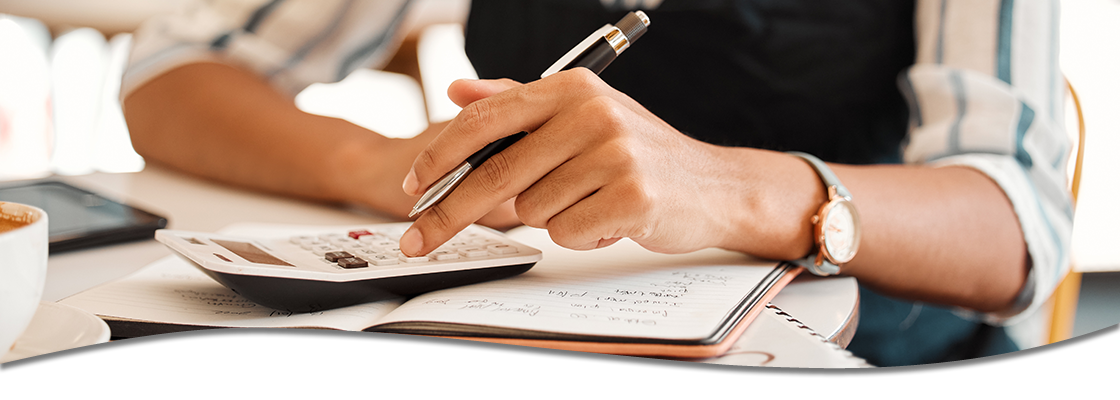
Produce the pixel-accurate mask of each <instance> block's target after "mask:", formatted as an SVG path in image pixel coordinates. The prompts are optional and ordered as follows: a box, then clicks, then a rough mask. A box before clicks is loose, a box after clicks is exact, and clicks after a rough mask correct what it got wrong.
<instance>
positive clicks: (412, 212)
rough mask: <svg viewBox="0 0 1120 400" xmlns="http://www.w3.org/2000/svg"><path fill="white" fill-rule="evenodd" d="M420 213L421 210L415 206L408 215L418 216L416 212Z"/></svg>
mask: <svg viewBox="0 0 1120 400" xmlns="http://www.w3.org/2000/svg"><path fill="white" fill-rule="evenodd" d="M419 213H420V212H419V211H417V210H416V209H415V208H413V209H412V211H411V212H409V213H408V217H409V218H412V217H414V216H416V214H419Z"/></svg>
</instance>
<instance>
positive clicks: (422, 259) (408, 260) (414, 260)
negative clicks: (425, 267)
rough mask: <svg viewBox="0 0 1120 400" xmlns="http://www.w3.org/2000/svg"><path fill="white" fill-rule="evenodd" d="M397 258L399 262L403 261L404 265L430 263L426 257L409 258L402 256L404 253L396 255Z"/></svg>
mask: <svg viewBox="0 0 1120 400" xmlns="http://www.w3.org/2000/svg"><path fill="white" fill-rule="evenodd" d="M397 258H399V259H400V260H401V261H404V262H406V263H422V262H428V261H430V260H429V259H428V256H419V257H409V256H406V255H404V253H401V254H400V255H398V256H397Z"/></svg>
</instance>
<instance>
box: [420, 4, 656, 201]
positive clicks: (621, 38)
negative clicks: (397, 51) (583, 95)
mask: <svg viewBox="0 0 1120 400" xmlns="http://www.w3.org/2000/svg"><path fill="white" fill-rule="evenodd" d="M648 27H649V17H647V16H646V13H644V12H641V11H633V12H631V13H629V14H626V16H625V17H622V19H621V20H619V21H618V24H615V25H611V24H606V25H604V26H603V27H602V28H599V29H598V30H596V31H595V32H593V33H591V35H590V36H588V37H587V38H586V39H583V41H582V42H580V43H579V45H577V46H576V47H574V48H572V49H571V50H569V51H568V53H567V54H564V56H563V57H560V59H559V60H557V61H556V63H554V64H552V66H551V67H549V68H548V69H547V70H545V71H544V73H543V74H541V78H544V77H546V76H549V75H552V74H555V73H557V72H560V71H563V70H568V69H572V68H577V67H584V68H587V69H590V70H591V71H592V72H594V73H595V74H599V73H600V72H602V71H603V70H604V69H606V68H607V65H610V63H611V61H614V59H615V57H618V55H619V54H622V51H623V50H626V49H627V48H628V47H630V45H631V44H633V43H634V41H635V40H638V38H639V37H641V36H642V35H643V34H645V33H646V29H647V28H648ZM526 134H528V133H527V132H519V133H516V134H513V135H510V136H506V137H504V138H501V139H498V140H495V141H494V142H493V143H490V144H488V145H486V147H483V148H482V149H481V150H479V151H477V152H475V153H474V154H471V156H470V157H467V159H466V160H465V161H463V163H462V164H459V166H458V167H456V168H455V169H454V170H452V171H451V172H450V173H448V174H447V175H445V176H444V177H443V178H441V179H440V180H439V181H437V182H436V183H435V184H433V185H432V187H431V188H429V189H428V191H426V192H424V195H423V196H420V201H418V202H416V205H415V206H413V207H412V212H410V213H409V214H408V216H409V218H411V217H413V216H415V215H416V214H419V213H421V212H424V210H427V209H428V208H429V207H431V206H434V205H436V204H437V203H439V202H440V201H441V200H443V198H444V197H447V195H448V194H450V193H451V191H452V190H455V188H456V187H458V186H459V183H460V182H462V181H463V178H466V177H467V175H468V174H470V172H471V170H473V169H475V168H477V167H478V166H479V165H482V163H483V162H485V161H486V160H488V159H489V158H490V156H493V155H495V154H498V153H499V152H501V151H502V150H505V149H506V148H507V147H509V146H510V145H512V144H514V143H515V142H517V141H518V140H520V139H521V138H523V137H525V135H526Z"/></svg>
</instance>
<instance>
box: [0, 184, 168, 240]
mask: <svg viewBox="0 0 1120 400" xmlns="http://www.w3.org/2000/svg"><path fill="white" fill-rule="evenodd" d="M0 201H10V202H15V203H23V204H28V205H33V206H36V207H39V208H42V209H43V211H46V212H47V230H48V235H49V236H50V253H52V254H54V253H58V252H63V251H69V250H77V249H83V248H87V247H93V246H100V245H106V244H113V243H120V242H128V241H133V240H143V239H152V238H153V237H154V236H155V231H156V229H161V228H163V227H166V226H167V219H166V218H164V217H161V216H158V215H155V214H152V213H150V212H147V211H144V210H140V209H137V208H135V207H131V206H128V205H125V204H121V203H119V202H116V201H113V200H110V199H107V198H105V197H103V196H100V195H98V194H96V193H93V192H91V191H88V190H85V189H81V188H77V187H74V186H71V185H68V184H66V183H63V182H59V181H31V182H21V183H18V184H14V185H8V186H0Z"/></svg>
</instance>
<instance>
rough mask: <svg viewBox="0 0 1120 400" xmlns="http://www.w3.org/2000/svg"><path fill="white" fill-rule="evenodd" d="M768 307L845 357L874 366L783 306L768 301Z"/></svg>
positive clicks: (866, 365) (865, 365)
mask: <svg viewBox="0 0 1120 400" xmlns="http://www.w3.org/2000/svg"><path fill="white" fill-rule="evenodd" d="M766 308H768V309H770V310H773V311H774V314H777V315H778V316H780V317H783V318H785V319H786V321H787V322H789V323H791V324H793V325H794V326H796V327H797V328H798V329H803V330H805V331H806V332H808V333H809V336H813V337H815V338H817V340H820V341H821V343H824V344H826V345H828V346H829V347H832V348H833V349H834V350H836V351H839V352H841V353H843V355H844V356H845V357H849V358H853V359H856V360H859V362H861V363H862V364H863V365H861V367H874V366H873V365H871V364H868V363H867V360H864V359H863V358H861V357H859V356H856V355H855V354H852V352H850V351H848V350H847V349H845V348H843V347H840V345H838V344H836V343H833V342H832V341H829V340H828V338H827V337H825V336H824V335H821V334H819V333H817V331H815V330H813V328H810V327H809V325H805V323H804V322H801V321H800V320H798V319H797V318H794V317H793V316H792V315H790V314H789V313H787V312H786V311H785V310H783V309H782V308H781V307H778V306H776V305H774V304H771V303H766Z"/></svg>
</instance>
